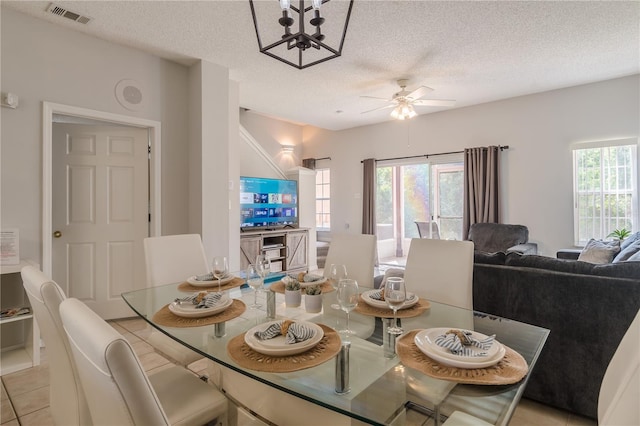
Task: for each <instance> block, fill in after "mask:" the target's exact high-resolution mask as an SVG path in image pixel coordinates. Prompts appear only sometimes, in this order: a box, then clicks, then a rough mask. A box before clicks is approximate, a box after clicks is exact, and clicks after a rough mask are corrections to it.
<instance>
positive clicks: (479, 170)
mask: <svg viewBox="0 0 640 426" xmlns="http://www.w3.org/2000/svg"><path fill="white" fill-rule="evenodd" d="M500 202H501V200H500V147H497V146H489V147H479V148H467V149H465V150H464V212H463V216H462V239H463V240H466V239H467V238H468V237H469V227H470V226H471V225H472V224H474V223H479V222H491V223H500Z"/></svg>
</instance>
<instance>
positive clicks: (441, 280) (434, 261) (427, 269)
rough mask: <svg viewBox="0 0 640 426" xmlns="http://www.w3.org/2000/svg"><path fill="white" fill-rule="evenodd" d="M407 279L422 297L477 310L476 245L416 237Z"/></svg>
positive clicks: (413, 289)
mask: <svg viewBox="0 0 640 426" xmlns="http://www.w3.org/2000/svg"><path fill="white" fill-rule="evenodd" d="M404 279H405V282H406V286H407V291H410V292H413V293H415V294H417V295H418V296H420V297H424V298H427V299H430V300H434V301H436V302H440V303H446V304H448V305H453V306H458V307H460V308H465V309H473V243H472V242H471V241H452V240H432V239H425V238H413V239H412V240H411V246H410V247H409V254H408V255H407V266H406V269H405V272H404Z"/></svg>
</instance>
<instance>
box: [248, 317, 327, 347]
mask: <svg viewBox="0 0 640 426" xmlns="http://www.w3.org/2000/svg"><path fill="white" fill-rule="evenodd" d="M281 334H282V322H279V323H274V324H271V325H270V326H269V327H267V329H266V330H265V331H256V332H255V333H254V334H253V335H254V336H256V338H257V339H258V340H269V339H273V338H274V337H276V336H280V335H281ZM313 336H315V331H314V330H312V329H311V328H309V327H307V326H305V325H303V324H300V323H297V322H294V323H293V324H291V325H289V329H288V330H287V335H286V336H285V342H287V343H289V344H292V343H300V342H304V341H305V340H308V339H311V338H312V337H313Z"/></svg>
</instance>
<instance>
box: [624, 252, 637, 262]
mask: <svg viewBox="0 0 640 426" xmlns="http://www.w3.org/2000/svg"><path fill="white" fill-rule="evenodd" d="M627 262H640V251H639V252H637V253H636V254H633V255H631V257H630V258H628V259H627Z"/></svg>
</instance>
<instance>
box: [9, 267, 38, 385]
mask: <svg viewBox="0 0 640 426" xmlns="http://www.w3.org/2000/svg"><path fill="white" fill-rule="evenodd" d="M27 265H32V266H35V267H36V268H37V267H39V266H38V264H37V263H35V262H33V261H31V260H21V261H20V263H19V264H18V265H2V266H0V304H1V308H2V309H6V308H13V307H16V308H20V307H23V306H30V304H29V298H28V297H27V295H26V293H25V291H24V287H23V286H22V277H21V276H20V271H21V270H22V268H23V267H25V266H27ZM0 329H1V332H0V376H4V375H5V374H9V373H13V372H16V371H19V370H23V369H25V368H30V367H34V366H36V365H39V364H40V330H39V329H38V324H37V323H36V321H35V319H34V317H33V311H32V313H31V314H27V315H20V316H15V317H11V318H3V319H0Z"/></svg>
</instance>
